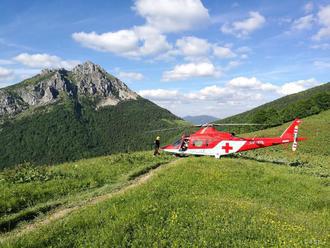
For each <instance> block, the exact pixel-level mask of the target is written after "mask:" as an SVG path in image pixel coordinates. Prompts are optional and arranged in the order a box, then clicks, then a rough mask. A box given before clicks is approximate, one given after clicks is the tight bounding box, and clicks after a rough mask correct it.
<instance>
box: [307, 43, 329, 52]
mask: <svg viewBox="0 0 330 248" xmlns="http://www.w3.org/2000/svg"><path fill="white" fill-rule="evenodd" d="M311 48H313V49H322V50H328V49H330V43H321V44H315V45H312V46H311Z"/></svg>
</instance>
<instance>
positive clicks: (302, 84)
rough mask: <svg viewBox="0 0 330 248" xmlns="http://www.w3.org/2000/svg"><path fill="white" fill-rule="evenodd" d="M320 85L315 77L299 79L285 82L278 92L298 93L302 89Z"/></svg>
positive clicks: (285, 93)
mask: <svg viewBox="0 0 330 248" xmlns="http://www.w3.org/2000/svg"><path fill="white" fill-rule="evenodd" d="M317 85H320V83H319V82H317V81H316V80H315V79H314V78H310V79H306V80H298V81H293V82H289V83H285V84H283V85H282V86H281V87H280V88H279V89H278V93H279V94H282V95H290V94H294V93H298V92H300V91H304V90H307V89H308V88H311V87H314V86H317Z"/></svg>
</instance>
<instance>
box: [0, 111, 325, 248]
mask: <svg viewBox="0 0 330 248" xmlns="http://www.w3.org/2000/svg"><path fill="white" fill-rule="evenodd" d="M329 119H330V111H325V112H322V113H320V114H318V115H315V116H311V117H308V118H305V119H304V122H303V124H302V125H301V128H300V132H299V134H300V136H304V137H307V138H308V140H307V141H304V142H301V143H300V144H299V146H298V152H296V153H292V152H291V150H290V147H287V146H284V147H283V146H277V147H271V148H267V149H261V150H256V151H251V152H248V153H244V154H243V155H244V156H246V157H248V158H250V160H249V159H242V158H221V159H220V160H216V159H214V158H207V157H199V158H196V157H190V158H185V159H180V160H178V161H177V162H176V163H173V164H171V165H168V166H165V167H163V168H161V170H159V171H158V172H157V173H156V174H155V175H154V176H153V177H152V178H151V179H150V180H149V181H148V182H146V183H144V184H142V185H139V186H138V187H135V188H131V189H130V190H128V191H126V192H125V193H123V194H120V195H116V196H114V197H112V198H111V199H109V200H106V201H104V202H99V203H97V204H95V205H93V206H88V207H85V208H81V209H80V210H77V211H75V212H72V213H71V214H70V215H69V216H67V217H65V218H63V219H60V220H57V221H55V222H52V223H51V224H50V225H45V226H43V227H41V228H39V229H36V230H34V231H31V232H28V233H23V234H22V235H21V236H16V235H15V234H14V233H13V235H11V236H9V238H8V239H6V241H3V243H1V241H0V246H1V247H143V246H144V247H263V246H265V247H274V246H275V247H328V244H329V243H330V187H329V186H330V173H329V167H330V160H329V158H330V151H329V148H328V147H329V140H330V130H329V123H328V120H329ZM287 125H288V124H286V125H283V126H280V127H276V128H272V129H268V130H263V131H259V132H256V133H252V134H248V136H254V135H256V136H257V135H258V136H262V135H264V136H278V135H280V134H281V133H282V132H283V130H284V129H285V128H286V127H287ZM171 160H173V158H171V157H169V156H164V157H160V158H153V157H152V156H151V154H150V153H133V154H126V155H124V154H121V155H116V156H111V157H100V158H94V159H89V160H82V161H79V162H77V163H68V164H63V165H58V166H54V167H47V168H46V171H48V172H50V175H54V174H55V175H57V172H58V171H59V172H61V173H59V174H64V175H72V177H63V178H61V177H59V178H58V177H52V176H50V177H51V179H50V180H48V179H47V180H46V181H42V180H44V179H43V176H37V177H36V178H39V179H38V180H39V181H33V182H23V183H22V182H19V179H17V178H16V179H15V177H14V179H11V180H14V181H15V180H18V181H17V182H11V183H9V182H8V178H7V179H6V180H3V178H4V177H6V176H7V177H8V176H10V175H11V174H10V173H8V172H10V170H9V171H7V172H6V173H5V172H3V173H2V174H1V175H2V180H1V179H0V183H1V186H3V185H7V186H6V187H12V188H8V192H9V193H7V195H5V196H6V197H7V198H4V199H3V201H2V202H1V205H4V204H5V203H6V202H10V199H12V198H13V199H16V200H17V199H20V197H18V196H20V195H19V194H18V193H16V194H10V192H11V191H10V190H12V191H13V190H16V189H19V187H23V188H24V187H27V188H28V190H26V192H30V194H32V193H33V192H34V190H35V189H40V190H41V189H42V190H41V191H38V190H37V191H36V192H43V191H46V192H47V190H50V193H49V194H41V195H42V196H43V197H41V198H40V199H39V198H36V199H38V200H35V202H36V204H37V205H38V204H41V205H43V206H45V205H46V204H49V202H53V201H54V200H56V199H60V202H65V201H66V200H67V199H69V201H71V202H72V203H73V204H74V203H75V202H76V201H77V200H78V199H79V198H81V197H87V196H89V195H95V194H102V193H105V192H109V191H110V192H111V190H113V189H114V188H115V187H117V186H118V185H124V184H125V183H126V182H128V180H129V179H130V178H132V177H135V176H137V175H139V174H141V173H144V172H145V171H146V170H148V168H152V166H154V164H155V163H165V162H168V161H171ZM266 160H268V161H273V162H283V164H282V165H279V164H274V163H269V162H259V161H266ZM76 164H78V166H76ZM289 164H291V166H289ZM76 170H77V171H76ZM55 172H56V173H55ZM41 175H44V174H42V173H41ZM46 175H47V173H46ZM11 176H13V175H11ZM26 180H29V179H26ZM52 180H59V181H54V182H53V183H51V182H52ZM61 180H62V181H61ZM55 182H57V183H55ZM69 182H70V183H69ZM96 182H98V183H96ZM24 185H25V186H24ZM50 185H53V186H52V187H50ZM65 185H66V186H67V191H63V192H65V193H64V194H62V195H61V194H60V192H62V191H61V190H59V189H62V188H66V187H65ZM72 185H76V186H75V187H72ZM86 185H88V186H86ZM55 186H56V187H55ZM16 187H17V188H16ZM13 192H15V191H13ZM17 192H19V193H20V194H23V192H25V190H20V191H17ZM46 196H48V197H50V198H47V197H46ZM11 197H12V198H11ZM26 199H27V198H26ZM17 206H23V205H21V204H17ZM33 206H36V205H33ZM12 209H13V208H12ZM26 209H29V207H27V208H26ZM26 209H25V208H23V210H17V211H18V212H17V211H16V212H17V213H16V212H15V211H13V210H11V211H12V212H10V213H6V216H7V217H6V218H8V216H9V217H10V216H13V215H15V214H19V213H22V211H23V212H24V211H25V210H26ZM46 217H47V215H46ZM1 218H3V217H1ZM0 238H1V236H0ZM0 240H1V239H0Z"/></svg>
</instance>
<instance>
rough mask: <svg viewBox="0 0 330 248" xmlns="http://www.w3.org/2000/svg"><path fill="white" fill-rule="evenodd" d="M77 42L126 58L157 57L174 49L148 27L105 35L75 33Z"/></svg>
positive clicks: (163, 37)
mask: <svg viewBox="0 0 330 248" xmlns="http://www.w3.org/2000/svg"><path fill="white" fill-rule="evenodd" d="M72 37H73V39H74V40H75V41H77V42H79V43H81V44H82V45H83V46H85V47H88V48H92V49H94V50H98V51H104V52H112V53H114V54H117V55H120V56H124V57H136V58H137V57H141V56H150V55H157V54H160V53H163V52H166V51H168V50H170V49H171V48H172V46H171V45H170V44H169V43H168V42H167V40H166V37H165V36H164V35H162V34H161V33H159V32H158V31H157V30H156V29H154V28H152V27H148V26H139V27H133V28H132V29H127V30H125V29H124V30H119V31H117V32H108V33H103V34H97V33H95V32H91V33H84V32H80V33H73V34H72Z"/></svg>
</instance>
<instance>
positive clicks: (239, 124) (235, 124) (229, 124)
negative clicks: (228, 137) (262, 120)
mask: <svg viewBox="0 0 330 248" xmlns="http://www.w3.org/2000/svg"><path fill="white" fill-rule="evenodd" d="M211 125H213V126H265V125H267V124H259V123H222V124H221V123H213V124H211Z"/></svg>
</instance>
